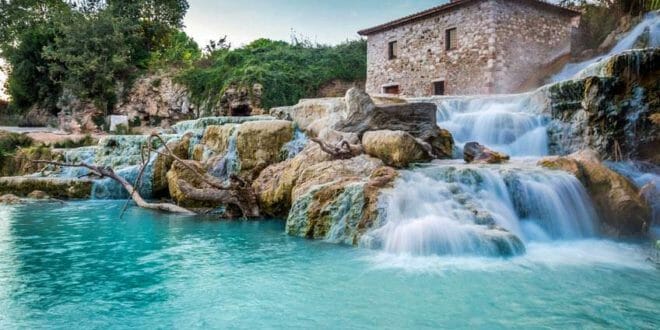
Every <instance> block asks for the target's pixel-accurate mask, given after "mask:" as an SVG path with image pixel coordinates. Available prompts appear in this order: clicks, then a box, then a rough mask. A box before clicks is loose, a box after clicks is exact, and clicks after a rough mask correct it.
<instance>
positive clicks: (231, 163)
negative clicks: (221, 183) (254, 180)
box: [209, 127, 241, 180]
mask: <svg viewBox="0 0 660 330" xmlns="http://www.w3.org/2000/svg"><path fill="white" fill-rule="evenodd" d="M237 138H238V129H237V128H236V127H234V128H233V130H232V133H231V136H230V137H229V141H228V145H227V151H225V154H224V155H222V157H221V158H220V159H219V160H217V161H216V162H215V164H214V165H213V167H211V170H210V171H209V173H211V175H213V176H215V177H218V178H221V179H225V180H227V179H229V178H230V177H231V175H233V174H237V173H238V172H239V171H240V169H241V164H240V160H239V158H238V148H237V146H236V140H237Z"/></svg>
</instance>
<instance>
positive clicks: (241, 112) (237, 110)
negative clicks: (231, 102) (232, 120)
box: [231, 104, 252, 117]
mask: <svg viewBox="0 0 660 330" xmlns="http://www.w3.org/2000/svg"><path fill="white" fill-rule="evenodd" d="M251 113H252V108H251V107H250V106H249V105H247V104H239V105H237V106H235V107H233V108H231V115H232V116H236V117H246V116H249V115H250V114H251Z"/></svg>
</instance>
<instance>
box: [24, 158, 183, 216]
mask: <svg viewBox="0 0 660 330" xmlns="http://www.w3.org/2000/svg"><path fill="white" fill-rule="evenodd" d="M33 162H35V163H40V164H49V165H55V166H63V167H84V168H87V169H89V170H90V171H92V172H94V173H95V174H96V175H97V176H99V177H100V178H106V177H107V178H110V179H113V180H115V181H117V182H119V184H121V185H122V187H123V188H124V189H126V191H128V193H129V194H130V195H131V199H133V201H134V202H135V204H136V205H137V206H139V207H142V208H145V209H151V210H157V211H165V212H170V213H178V214H185V215H194V214H196V213H195V212H193V211H190V210H188V209H185V208H183V207H180V206H178V205H174V204H170V203H149V202H147V201H145V200H144V198H142V196H141V195H140V193H139V192H138V191H137V189H135V187H133V185H132V184H131V183H130V182H128V181H127V180H126V179H124V178H122V177H121V176H119V175H117V174H116V173H115V171H114V170H112V168H109V167H102V166H96V165H91V164H86V163H78V164H67V163H61V162H54V161H45V160H34V161H33Z"/></svg>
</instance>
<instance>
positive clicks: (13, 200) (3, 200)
mask: <svg viewBox="0 0 660 330" xmlns="http://www.w3.org/2000/svg"><path fill="white" fill-rule="evenodd" d="M20 203H22V201H21V199H20V198H19V197H18V196H16V195H13V194H5V195H2V196H0V204H5V205H13V204H20Z"/></svg>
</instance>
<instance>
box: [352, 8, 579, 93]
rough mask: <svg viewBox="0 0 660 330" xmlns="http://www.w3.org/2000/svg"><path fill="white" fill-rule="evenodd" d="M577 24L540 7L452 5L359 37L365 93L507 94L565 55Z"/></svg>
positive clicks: (562, 12)
mask: <svg viewBox="0 0 660 330" xmlns="http://www.w3.org/2000/svg"><path fill="white" fill-rule="evenodd" d="M577 22H579V13H577V12H574V11H571V10H568V9H565V8H562V7H558V6H555V5H551V4H548V3H545V2H542V1H538V0H454V1H452V2H450V3H449V4H446V5H443V6H440V7H436V8H432V9H430V10H428V11H425V12H421V13H418V14H414V15H411V16H408V17H404V18H402V19H399V20H396V21H393V22H390V23H386V24H383V25H380V26H377V27H374V28H370V29H366V30H362V31H360V32H359V33H360V34H361V35H365V36H367V38H368V41H367V42H368V51H367V61H368V66H367V83H366V90H367V92H368V93H370V94H382V93H385V92H386V89H387V87H392V86H396V87H392V88H393V90H392V88H390V90H389V92H390V93H395V92H396V91H397V90H398V92H399V94H400V95H402V96H409V97H419V96H429V95H434V94H435V92H436V91H435V86H434V83H436V82H444V94H454V95H456V94H491V93H511V92H514V91H517V90H518V89H519V88H520V86H521V85H522V84H523V83H524V81H525V80H526V78H527V77H528V76H529V75H530V74H532V73H533V72H535V71H536V70H539V69H540V68H542V67H544V66H545V65H548V64H549V63H551V62H553V61H554V60H555V59H557V58H559V57H561V56H563V55H566V54H567V53H569V52H570V49H571V34H572V30H573V28H574V26H575V25H576V23H577ZM453 28H455V29H456V39H455V44H456V47H455V48H454V49H451V50H447V49H446V45H445V42H446V34H447V32H446V31H447V30H448V29H453ZM393 41H396V51H395V52H396V58H394V59H390V46H389V44H390V42H393Z"/></svg>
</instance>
